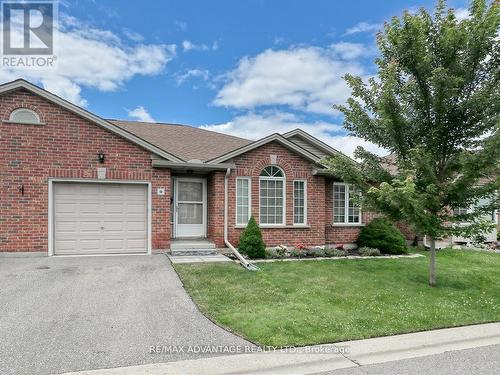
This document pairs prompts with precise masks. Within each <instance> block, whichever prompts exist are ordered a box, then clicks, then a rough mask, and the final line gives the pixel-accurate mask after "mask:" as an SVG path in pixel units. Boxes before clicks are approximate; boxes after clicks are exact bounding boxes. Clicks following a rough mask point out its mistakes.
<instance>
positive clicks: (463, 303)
mask: <svg viewBox="0 0 500 375" xmlns="http://www.w3.org/2000/svg"><path fill="white" fill-rule="evenodd" d="M427 266H428V259H427V258H413V259H394V260H389V259H384V260H382V259H373V260H371V259H370V260H336V261H331V260H325V261H302V262H275V263H260V264H259V267H260V268H261V271H260V272H248V271H245V270H244V269H243V268H241V267H239V266H237V265H236V264H234V263H229V264H228V263H223V264H221V263H218V264H217V263H216V264H213V263H212V264H191V265H175V269H176V270H177V272H178V273H179V276H180V277H181V279H182V281H183V283H184V285H185V287H186V289H187V290H188V292H189V294H190V295H191V296H192V298H193V299H194V301H195V302H196V303H197V304H198V306H199V308H200V309H201V311H203V312H204V313H205V314H206V315H207V316H209V317H210V318H211V319H213V320H215V321H216V322H217V323H218V324H220V325H222V326H225V327H227V328H228V329H230V330H232V331H235V332H237V333H239V334H241V335H243V336H245V337H247V338H248V339H249V340H251V341H254V342H257V343H259V344H263V345H275V346H279V345H307V344H318V343H326V342H335V341H343V340H348V339H357V338H366V337H373V336H384V335H391V334H396V333H403V332H412V331H419V330H427V329H433V328H442V327H451V326H457V325H465V324H472V323H482V322H491V321H500V254H491V253H483V252H474V251H457V250H446V251H441V252H439V254H438V257H437V275H438V286H437V287H435V288H431V287H429V286H428V284H427Z"/></svg>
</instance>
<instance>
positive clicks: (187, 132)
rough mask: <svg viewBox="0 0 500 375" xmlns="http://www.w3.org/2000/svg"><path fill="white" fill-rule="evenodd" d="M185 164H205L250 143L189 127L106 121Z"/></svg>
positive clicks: (230, 136) (241, 139) (226, 135)
mask: <svg viewBox="0 0 500 375" xmlns="http://www.w3.org/2000/svg"><path fill="white" fill-rule="evenodd" d="M107 121H109V122H111V123H112V124H114V125H116V126H118V127H120V128H122V129H124V130H126V131H128V132H130V133H132V134H134V135H136V136H137V137H140V138H142V139H144V140H145V141H147V142H149V143H151V144H153V145H155V146H156V147H159V148H161V149H163V150H165V151H166V152H168V153H170V154H173V155H175V156H177V157H178V158H181V159H183V160H185V161H189V160H201V161H207V160H211V159H214V158H216V157H217V156H220V155H223V154H226V153H228V152H230V151H233V150H236V149H238V148H240V147H243V146H245V145H247V144H249V143H252V141H250V140H248V139H244V138H239V137H235V136H232V135H228V134H222V133H217V132H213V131H210V130H205V129H200V128H195V127H193V126H188V125H177V124H165V123H150V122H140V121H125V120H107Z"/></svg>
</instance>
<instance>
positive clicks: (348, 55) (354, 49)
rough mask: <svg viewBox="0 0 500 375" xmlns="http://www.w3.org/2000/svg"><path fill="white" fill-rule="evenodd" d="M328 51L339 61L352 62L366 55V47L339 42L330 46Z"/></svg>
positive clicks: (359, 44)
mask: <svg viewBox="0 0 500 375" xmlns="http://www.w3.org/2000/svg"><path fill="white" fill-rule="evenodd" d="M330 49H331V50H332V51H333V52H335V53H337V54H338V55H339V57H340V58H341V59H344V60H353V59H357V58H358V57H361V56H363V55H365V54H367V47H366V46H365V45H364V44H361V43H348V42H340V43H334V44H332V45H330Z"/></svg>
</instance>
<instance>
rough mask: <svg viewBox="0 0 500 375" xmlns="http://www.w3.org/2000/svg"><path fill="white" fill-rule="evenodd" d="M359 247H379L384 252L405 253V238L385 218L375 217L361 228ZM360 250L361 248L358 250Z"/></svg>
mask: <svg viewBox="0 0 500 375" xmlns="http://www.w3.org/2000/svg"><path fill="white" fill-rule="evenodd" d="M358 245H359V246H360V247H372V248H375V249H379V250H380V251H381V252H382V253H384V254H405V253H407V252H408V250H407V248H406V240H405V238H404V236H403V235H402V234H401V232H400V231H399V230H398V229H397V228H396V227H395V226H394V225H392V223H391V222H389V221H388V220H387V219H383V218H377V219H374V220H373V221H371V222H370V223H369V224H367V225H366V226H365V227H363V228H362V229H361V232H360V234H359V239H358ZM359 251H360V252H361V249H360V250H359Z"/></svg>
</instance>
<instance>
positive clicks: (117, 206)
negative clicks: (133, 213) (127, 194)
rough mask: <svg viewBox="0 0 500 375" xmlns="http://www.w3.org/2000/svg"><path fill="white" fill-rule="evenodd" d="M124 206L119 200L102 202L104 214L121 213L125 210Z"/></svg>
mask: <svg viewBox="0 0 500 375" xmlns="http://www.w3.org/2000/svg"><path fill="white" fill-rule="evenodd" d="M122 199H123V198H122ZM124 206H125V207H124ZM125 208H126V205H125V203H123V202H121V201H119V202H116V203H104V214H105V215H117V214H118V215H123V214H124V212H125ZM143 208H144V206H143Z"/></svg>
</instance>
